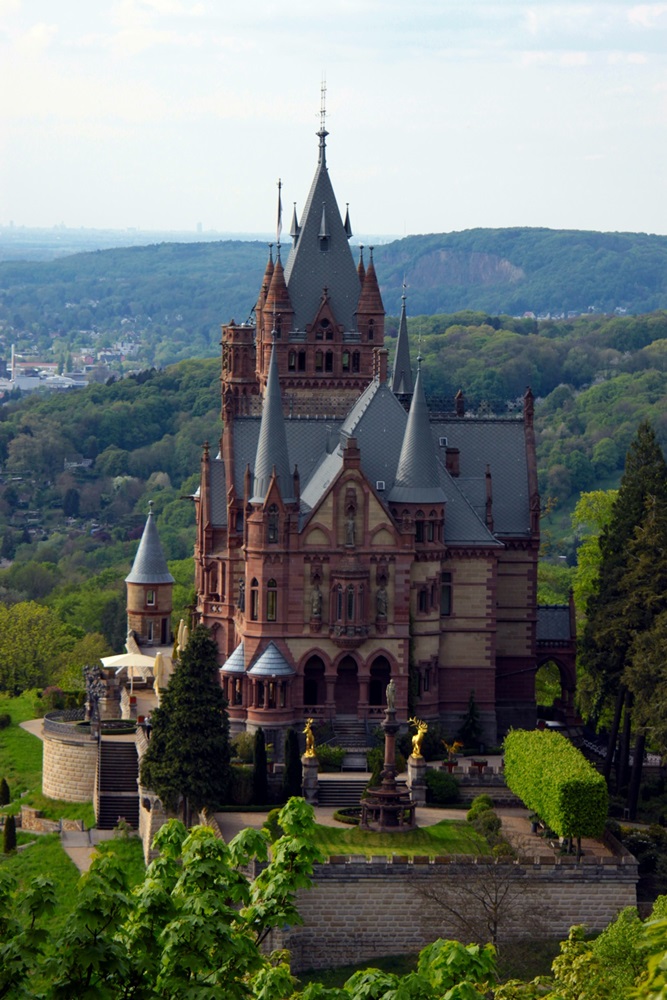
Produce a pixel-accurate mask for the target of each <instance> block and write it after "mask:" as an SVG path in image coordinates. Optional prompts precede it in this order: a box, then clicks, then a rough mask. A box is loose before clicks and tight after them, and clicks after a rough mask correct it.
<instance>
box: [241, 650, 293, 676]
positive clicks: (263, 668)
mask: <svg viewBox="0 0 667 1000" xmlns="http://www.w3.org/2000/svg"><path fill="white" fill-rule="evenodd" d="M248 673H249V674H252V675H253V676H254V677H291V676H292V675H293V674H294V673H295V670H294V668H293V667H291V666H290V664H289V663H288V662H287V660H286V659H285V657H284V656H283V654H282V653H281V652H280V650H279V649H278V647H277V646H276V644H275V643H273V642H270V643H269V645H268V646H267V647H266V649H265V650H264V652H263V653H260V655H259V656H258V657H257V659H256V660H255V662H254V663H253V665H252V666H251V668H250V670H249V671H248Z"/></svg>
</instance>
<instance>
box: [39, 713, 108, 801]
mask: <svg viewBox="0 0 667 1000" xmlns="http://www.w3.org/2000/svg"><path fill="white" fill-rule="evenodd" d="M96 766H97V741H96V740H93V739H91V738H90V737H87V738H86V739H83V740H82V739H78V740H76V739H65V737H62V736H56V735H54V734H52V733H49V732H48V731H46V730H45V732H44V756H43V774H42V791H43V792H44V794H45V795H47V796H48V797H49V798H50V799H61V800H63V801H64V802H92V800H93V793H94V788H95V769H96Z"/></svg>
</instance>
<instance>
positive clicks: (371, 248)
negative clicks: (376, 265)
mask: <svg viewBox="0 0 667 1000" xmlns="http://www.w3.org/2000/svg"><path fill="white" fill-rule="evenodd" d="M368 250H369V253H370V255H371V264H372V263H373V251H374V250H375V247H369V248H368Z"/></svg>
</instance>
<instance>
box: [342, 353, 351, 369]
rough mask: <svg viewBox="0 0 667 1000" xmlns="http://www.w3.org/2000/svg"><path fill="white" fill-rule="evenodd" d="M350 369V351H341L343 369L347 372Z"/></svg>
mask: <svg viewBox="0 0 667 1000" xmlns="http://www.w3.org/2000/svg"><path fill="white" fill-rule="evenodd" d="M349 370H350V352H349V351H343V371H344V372H349Z"/></svg>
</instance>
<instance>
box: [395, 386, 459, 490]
mask: <svg viewBox="0 0 667 1000" xmlns="http://www.w3.org/2000/svg"><path fill="white" fill-rule="evenodd" d="M440 480H441V473H440V470H439V469H438V464H437V459H436V453H435V448H434V445H433V438H432V437H431V428H430V421H429V415H428V407H427V405H426V397H425V395H424V386H423V384H422V374H421V368H420V369H418V371H417V381H416V383H415V392H414V396H413V397H412V402H411V403H410V413H409V415H408V423H407V426H406V428H405V435H404V437H403V443H402V445H401V454H400V458H399V460H398V468H397V470H396V479H395V480H394V485H393V487H392V490H391V493H390V494H389V502H390V503H424V504H430V503H435V504H439V503H444V502H445V499H446V497H445V493H444V491H443V489H442V486H441V484H440Z"/></svg>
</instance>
